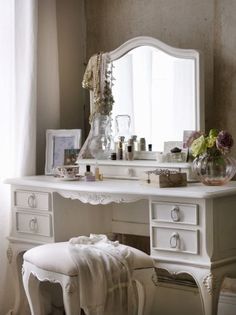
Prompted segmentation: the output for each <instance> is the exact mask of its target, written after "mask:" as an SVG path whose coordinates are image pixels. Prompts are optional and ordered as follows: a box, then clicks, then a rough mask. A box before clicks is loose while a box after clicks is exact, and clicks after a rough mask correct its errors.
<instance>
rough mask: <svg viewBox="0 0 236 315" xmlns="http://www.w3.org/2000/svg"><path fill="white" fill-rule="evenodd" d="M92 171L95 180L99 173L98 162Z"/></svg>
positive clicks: (97, 178)
mask: <svg viewBox="0 0 236 315" xmlns="http://www.w3.org/2000/svg"><path fill="white" fill-rule="evenodd" d="M94 173H95V180H99V175H100V173H99V167H98V163H96V165H95V170H94Z"/></svg>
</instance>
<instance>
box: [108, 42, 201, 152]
mask: <svg viewBox="0 0 236 315" xmlns="http://www.w3.org/2000/svg"><path fill="white" fill-rule="evenodd" d="M168 47H169V46H168ZM193 52H194V53H196V51H193ZM111 57H112V53H111ZM111 59H112V58H111ZM112 64H113V77H114V81H113V87H112V93H113V96H114V101H115V102H114V105H113V110H112V133H113V136H114V138H116V137H117V136H118V135H121V133H122V132H119V130H117V120H119V121H120V123H118V126H121V125H122V124H123V128H126V129H127V124H128V122H127V120H129V123H130V128H129V130H128V131H126V134H125V135H124V136H126V138H127V137H130V136H132V135H137V137H138V138H141V137H144V138H145V139H146V143H150V144H152V150H153V151H163V146H164V142H166V141H183V131H184V130H196V129H198V128H199V125H200V123H199V120H200V117H199V114H198V112H199V111H198V106H199V104H197V102H198V99H199V95H198V93H199V89H198V88H197V87H198V86H199V82H198V81H197V80H198V78H197V75H196V59H195V57H194V55H193V57H191V56H189V54H188V55H187V56H181V57H179V56H176V54H174V53H169V52H168V53H167V52H165V51H163V50H162V49H158V48H157V47H153V45H147V44H146V45H140V46H138V47H134V48H132V49H128V51H126V52H125V53H122V55H121V56H119V57H118V58H115V59H114V60H112ZM127 116H128V119H127ZM122 117H123V118H122ZM117 118H118V119H117ZM122 120H123V121H122ZM124 124H125V126H124Z"/></svg>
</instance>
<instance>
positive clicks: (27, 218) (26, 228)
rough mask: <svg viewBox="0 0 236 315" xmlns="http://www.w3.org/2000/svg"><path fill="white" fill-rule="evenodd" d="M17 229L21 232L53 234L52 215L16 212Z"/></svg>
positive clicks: (43, 234)
mask: <svg viewBox="0 0 236 315" xmlns="http://www.w3.org/2000/svg"><path fill="white" fill-rule="evenodd" d="M16 231H17V232H20V233H29V234H37V235H42V236H52V224H51V216H50V215H47V214H45V215H44V214H42V215H41V214H31V213H29V212H16Z"/></svg>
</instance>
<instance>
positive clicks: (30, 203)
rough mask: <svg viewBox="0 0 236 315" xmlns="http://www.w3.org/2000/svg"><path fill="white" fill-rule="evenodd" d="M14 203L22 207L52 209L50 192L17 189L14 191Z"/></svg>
mask: <svg viewBox="0 0 236 315" xmlns="http://www.w3.org/2000/svg"><path fill="white" fill-rule="evenodd" d="M14 205H15V207H17V208H21V209H35V210H50V194H49V193H46V192H34V191H27V190H16V191H15V192H14Z"/></svg>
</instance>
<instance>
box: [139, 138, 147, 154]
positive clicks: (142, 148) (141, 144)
mask: <svg viewBox="0 0 236 315" xmlns="http://www.w3.org/2000/svg"><path fill="white" fill-rule="evenodd" d="M139 149H140V151H146V140H145V138H140V140H139Z"/></svg>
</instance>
